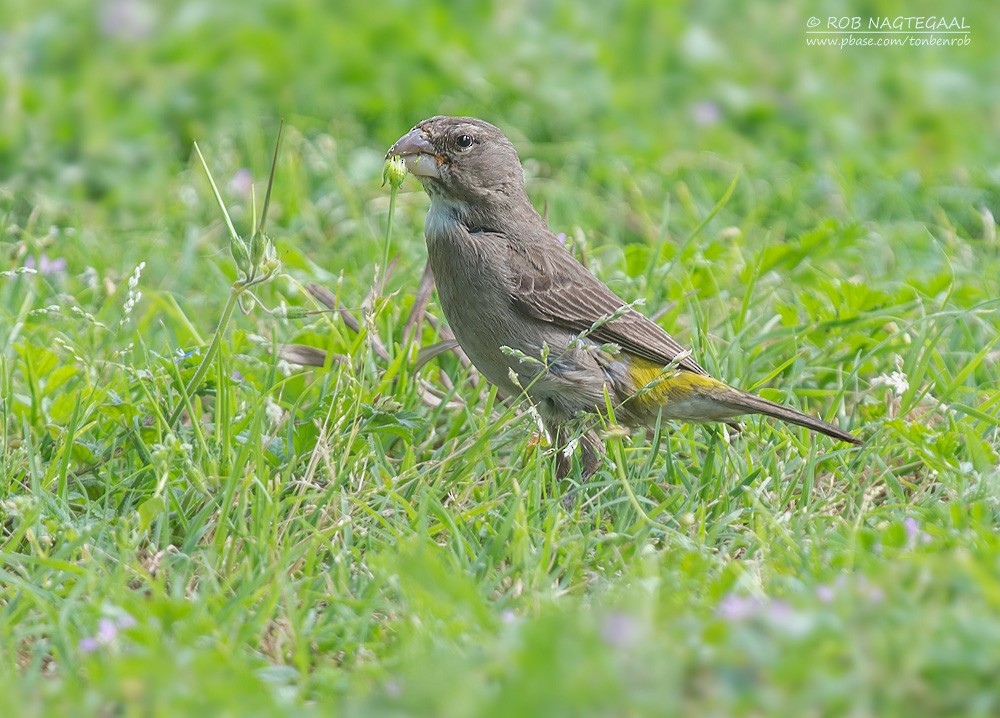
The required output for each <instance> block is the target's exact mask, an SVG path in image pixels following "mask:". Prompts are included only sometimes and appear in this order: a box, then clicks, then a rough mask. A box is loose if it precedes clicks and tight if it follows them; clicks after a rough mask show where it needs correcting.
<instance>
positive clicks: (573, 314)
mask: <svg viewBox="0 0 1000 718" xmlns="http://www.w3.org/2000/svg"><path fill="white" fill-rule="evenodd" d="M532 233H533V234H536V236H533V237H523V236H520V235H519V236H518V239H519V240H520V241H518V242H517V243H511V249H510V271H511V276H512V278H513V289H512V292H511V298H512V300H513V302H514V304H515V306H516V307H518V308H519V309H520V310H521V311H523V312H524V313H525V314H528V315H529V316H532V317H535V318H536V319H541V320H543V321H547V322H552V323H553V324H556V325H558V326H561V327H565V328H566V329H569V330H571V331H575V332H583V331H586V330H588V329H590V328H591V327H592V326H593V325H594V324H595V323H597V322H599V321H600V320H601V319H606V318H607V317H609V316H611V315H613V314H615V313H616V312H618V311H619V310H621V308H622V307H623V306H625V302H624V301H622V300H621V299H620V298H619V297H618V296H616V295H615V294H614V292H612V291H611V290H610V289H608V287H607V286H606V285H605V284H604V283H603V282H602V281H600V280H599V279H597V277H595V276H594V275H593V274H591V273H590V272H589V271H588V270H587V268H586V267H584V266H583V265H582V264H580V263H579V262H578V261H576V259H575V258H574V257H573V255H571V254H570V253H569V252H568V251H567V250H566V249H565V247H563V246H562V244H561V243H560V242H559V240H558V239H556V238H555V236H554V235H552V233H551V232H549V230H548V228H546V227H539V228H537V230H533V231H532ZM588 336H590V337H591V338H593V339H595V340H596V341H599V342H612V343H614V344H617V345H618V346H619V347H621V348H622V349H623V350H625V351H627V352H629V353H631V354H636V355H638V356H641V357H644V358H646V359H649V360H650V361H653V362H656V363H657V364H662V365H664V366H666V365H667V364H670V363H672V362H675V361H676V362H677V366H678V367H680V368H681V369H685V370H687V371H691V372H695V373H697V374H704V375H705V376H708V372H707V371H705V370H704V369H703V368H702V367H701V366H700V365H699V364H698V362H696V361H695V360H694V359H692V358H691V357H690V356H685V357H684V358H682V359H680V360H679V361H678V360H677V358H678V357H679V356H682V355H683V354H685V353H686V352H685V349H684V347H682V346H681V345H680V344H678V343H677V342H676V341H675V340H674V339H673V337H671V336H670V335H669V334H667V333H666V332H665V331H664V330H663V329H661V328H660V327H659V326H658V325H657V324H656V323H655V322H653V321H652V320H650V319H649V318H648V317H646V316H644V315H642V314H640V313H639V312H637V311H635V310H633V309H627V310H626V311H625V313H624V314H622V315H621V316H619V317H616V318H615V319H613V320H611V321H607V322H605V323H603V324H601V325H600V326H599V327H597V328H596V329H595V330H593V331H592V332H590V334H589V335H588Z"/></svg>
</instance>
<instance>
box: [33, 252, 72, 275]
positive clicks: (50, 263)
mask: <svg viewBox="0 0 1000 718" xmlns="http://www.w3.org/2000/svg"><path fill="white" fill-rule="evenodd" d="M36 264H37V266H36ZM24 266H25V267H27V268H28V269H37V270H38V272H39V274H45V275H47V276H50V277H51V276H56V275H59V274H65V273H66V260H65V259H63V258H62V257H58V258H56V259H49V256H48V255H47V254H45V252H42V254H41V255H40V256H39V257H38V261H37V262H35V258H34V257H31V256H28V257H25V258H24Z"/></svg>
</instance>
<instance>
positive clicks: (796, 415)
mask: <svg viewBox="0 0 1000 718" xmlns="http://www.w3.org/2000/svg"><path fill="white" fill-rule="evenodd" d="M734 391H738V390H734ZM726 403H729V404H731V405H732V406H733V408H738V409H741V410H742V411H743V412H745V413H747V414H763V415H764V416H770V417H773V418H775V419H781V421H787V422H788V423H789V424H795V425H796V426H804V427H805V428H807V429H811V430H812V431H818V432H819V433H821V434H826V435H827V436H832V437H833V438H835V439H840V440H841V441H846V442H847V443H848V444H855V445H858V444H862V443H864V442H863V441H861V439H859V438H858V437H856V436H855V435H854V434H850V433H848V432H846V431H844V430H843V429H839V428H837V427H836V426H834V425H833V424H830V423H828V422H826V421H823V420H822V419H817V418H816V417H814V416H809V415H808V414H803V413H802V412H801V411H797V410H795V409H790V408H789V407H787V406H781V404H775V403H774V402H773V401H768V400H767V399H762V398H761V397H759V396H754V395H753V394H748V393H746V392H744V391H740V392H739V393H738V398H734V399H733V400H727V401H726Z"/></svg>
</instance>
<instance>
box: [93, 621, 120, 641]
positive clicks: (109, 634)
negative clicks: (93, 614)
mask: <svg viewBox="0 0 1000 718" xmlns="http://www.w3.org/2000/svg"><path fill="white" fill-rule="evenodd" d="M117 636H118V626H116V625H115V624H114V621H112V620H111V619H110V618H102V619H101V622H100V623H98V624H97V640H98V641H99V642H100V643H103V644H105V645H107V644H109V643H111V642H112V641H113V640H115V638H116V637H117Z"/></svg>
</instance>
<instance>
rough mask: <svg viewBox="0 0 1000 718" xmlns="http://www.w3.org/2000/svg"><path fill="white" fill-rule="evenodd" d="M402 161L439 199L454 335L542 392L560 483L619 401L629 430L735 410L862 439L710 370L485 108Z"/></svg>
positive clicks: (435, 224)
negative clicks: (596, 269) (571, 231)
mask: <svg viewBox="0 0 1000 718" xmlns="http://www.w3.org/2000/svg"><path fill="white" fill-rule="evenodd" d="M400 159H401V160H402V161H403V162H404V163H405V166H406V169H407V170H408V171H409V172H410V173H411V174H413V175H414V176H416V178H417V179H418V180H419V181H420V183H421V184H422V186H423V189H424V191H425V192H426V193H427V194H428V195H429V196H430V208H429V210H428V212H427V216H426V220H425V223H424V238H425V240H426V244H427V257H428V262H429V264H430V268H431V272H432V273H433V276H434V281H435V285H436V288H437V292H438V299H439V301H440V306H441V309H442V310H443V312H444V316H445V318H446V319H447V321H448V324H449V325H450V328H451V330H452V332H453V333H454V335H455V339H456V340H457V341H458V344H459V346H460V347H461V348H462V350H463V351H464V352H465V354H466V355H467V356H468V357H469V359H470V360H471V361H472V364H473V365H474V366H475V367H476V369H477V370H478V371H479V372H480V373H481V374H482V375H483V376H484V377H485V378H486V379H487V380H489V381H490V382H491V383H493V384H495V385H496V386H497V387H498V389H499V390H500V392H501V393H502V394H505V395H507V396H509V397H518V396H527V398H528V399H529V400H530V401H531V403H532V405H533V406H534V407H535V409H536V410H537V412H538V415H539V416H540V417H541V420H542V424H543V426H544V427H545V430H546V432H547V433H548V435H549V439H550V441H551V444H552V445H553V446H554V447H555V448H556V449H557V451H556V474H557V476H559V477H560V478H564V477H566V476H567V475H568V474H569V473H570V472H571V470H572V469H571V467H572V456H573V454H574V452H578V460H579V461H580V468H581V472H582V473H581V475H582V476H583V478H588V477H589V476H590V475H592V474H593V473H594V472H595V471H597V470H598V469H599V468H600V466H601V463H602V460H603V455H604V445H603V441H602V440H601V438H600V434H599V433H598V432H597V426H598V423H597V422H598V420H599V419H597V417H598V416H599V415H601V414H604V415H607V413H608V411H607V408H608V407H609V405H610V408H611V409H612V411H613V419H614V421H616V422H618V423H619V424H624V425H625V426H627V427H634V428H643V427H647V428H648V427H650V426H653V425H655V423H656V422H657V420H658V419H667V420H675V421H682V422H694V423H711V422H724V423H728V424H731V425H734V426H737V427H738V424H735V421H734V420H735V419H736V418H737V417H740V416H743V415H747V414H763V415H764V416H769V417H772V418H775V419H780V420H782V421H785V422H788V423H791V424H795V425H798V426H802V427H805V428H807V429H810V430H812V431H815V432H819V433H820V434H826V435H827V436H830V437H833V438H835V439H839V440H840V441H842V442H846V443H848V444H853V445H860V444H861V443H862V441H861V439H859V438H858V437H857V436H855V435H853V434H851V433H849V432H847V431H844V430H842V429H840V428H838V427H836V426H834V425H833V424H830V423H828V422H826V421H823V420H821V419H818V418H815V417H812V416H809V415H808V414H805V413H803V412H801V411H798V410H796V409H792V408H790V407H786V406H782V405H780V404H776V403H774V402H772V401H768V400H767V399H764V398H762V397H759V396H756V395H754V394H751V393H749V392H746V391H743V390H741V389H738V388H735V387H733V386H730V385H728V384H726V383H725V382H723V381H721V380H719V379H716V378H714V377H712V376H711V375H710V374H709V373H708V372H707V371H706V370H705V369H704V368H703V367H702V366H701V365H700V364H698V362H697V361H696V360H695V359H694V358H692V356H691V353H690V352H689V351H686V350H685V349H684V347H682V346H681V345H680V344H679V343H678V342H677V341H676V340H675V339H674V338H673V337H671V336H670V335H669V334H668V333H667V332H666V330H664V329H663V328H662V327H660V326H659V325H658V324H657V323H656V322H654V321H652V320H651V319H649V318H648V317H646V316H645V315H643V314H642V313H640V312H639V311H637V310H636V309H635V308H634V303H633V304H629V303H627V302H625V301H624V300H623V299H621V298H620V297H619V296H617V295H616V294H615V293H614V292H612V291H611V289H609V288H608V286H607V285H606V284H605V283H604V282H602V281H601V280H600V279H598V278H597V277H596V276H595V275H594V274H593V273H591V272H590V270H588V269H587V268H586V267H585V266H584V265H583V264H581V263H580V262H579V261H578V260H577V259H576V258H575V257H574V256H573V254H572V253H571V252H570V251H569V250H568V249H567V248H566V246H564V243H563V242H562V241H560V239H559V238H558V237H557V236H556V234H555V233H553V231H552V230H551V229H550V228H549V226H548V224H547V222H546V221H545V219H543V218H542V216H541V215H539V213H538V212H537V211H536V209H535V208H534V206H533V205H532V203H531V201H530V199H529V198H528V194H527V191H526V189H525V180H524V171H523V169H522V166H521V160H520V157H519V155H518V153H517V150H516V149H515V147H514V145H513V144H512V143H511V141H510V140H509V139H508V138H507V137H506V135H505V134H504V133H503V132H502V131H501V130H500V129H499V128H497V127H495V126H494V125H492V124H490V123H488V122H486V121H484V120H481V119H478V118H475V117H451V116H443V115H438V116H435V117H430V118H428V119H426V120H423V121H422V122H420V123H418V124H417V125H416V126H414V127H413V129H411V130H410V131H409V132H407V133H406V134H405V135H403V136H402V137H400V138H399V140H397V141H396V142H395V143H394V144H393V145H392V147H391V148H390V149H389V151H388V152H387V153H386V160H387V161H388V160H395V161H397V162H398V160H400ZM588 417H590V419H591V420H590V422H589V423H588V422H587V418H588ZM581 418H582V419H583V422H582V423H581Z"/></svg>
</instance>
